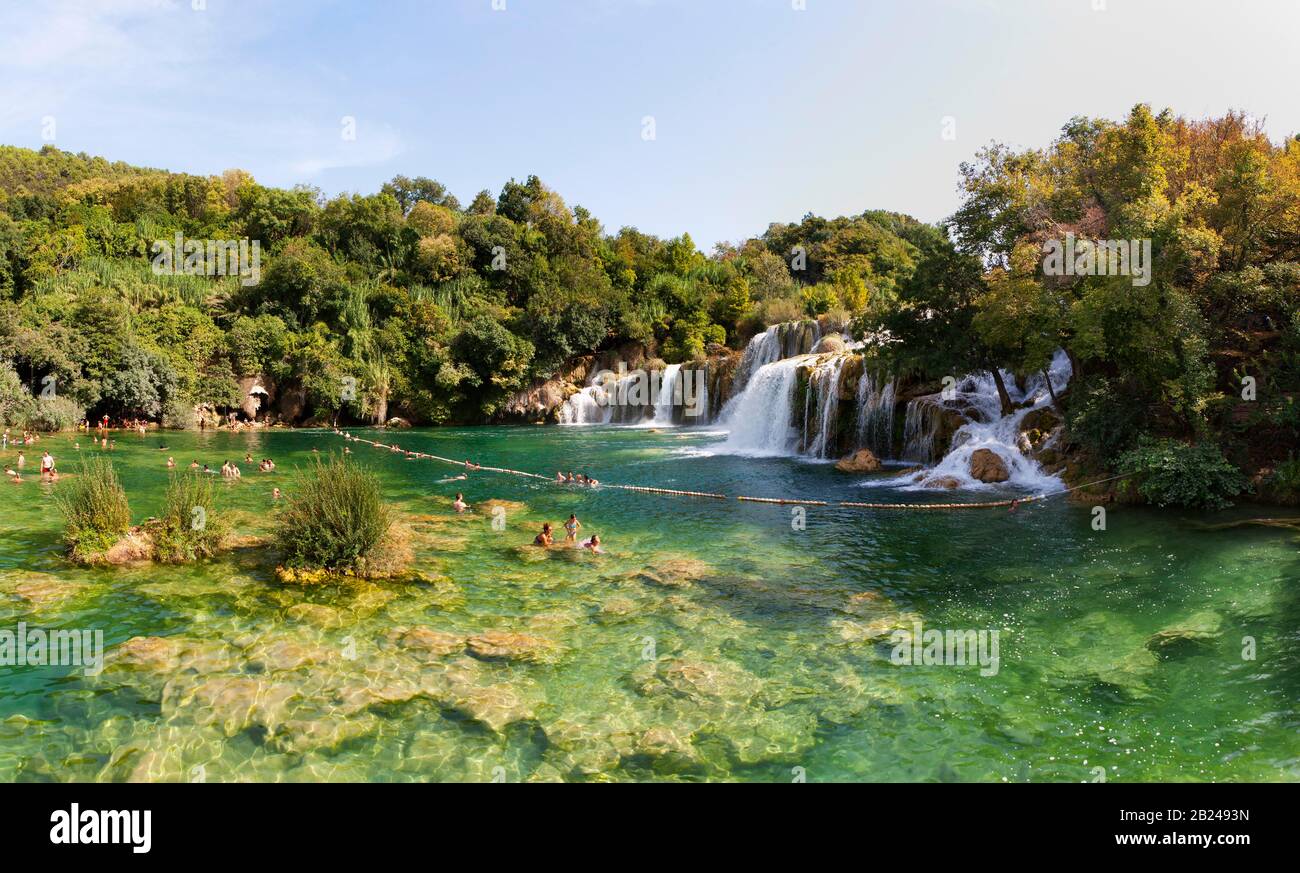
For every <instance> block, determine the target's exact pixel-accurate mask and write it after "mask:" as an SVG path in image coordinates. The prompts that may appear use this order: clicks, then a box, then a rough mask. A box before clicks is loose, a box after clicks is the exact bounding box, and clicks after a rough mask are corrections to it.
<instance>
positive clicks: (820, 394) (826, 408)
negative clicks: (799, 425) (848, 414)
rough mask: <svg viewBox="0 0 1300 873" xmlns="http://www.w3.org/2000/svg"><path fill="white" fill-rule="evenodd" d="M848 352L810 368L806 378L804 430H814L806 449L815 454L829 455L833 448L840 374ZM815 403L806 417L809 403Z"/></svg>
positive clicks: (820, 456)
mask: <svg viewBox="0 0 1300 873" xmlns="http://www.w3.org/2000/svg"><path fill="white" fill-rule="evenodd" d="M848 359H849V357H848V355H837V356H836V357H834V358H832V359H831V360H830V361H829V362H828V363H826V364H823V365H821V366H819V367H817V369H815V370H813V371H812V374H811V375H810V376H809V379H808V395H807V399H806V400H805V402H804V434H805V439H806V438H807V434H809V433H813V432H815V435H814V436H813V439H812V442H811V443H810V444H809V445H808V448H807V453H808V454H809V455H811V456H813V457H814V458H828V457H831V456H832V455H833V453H834V451H835V429H836V428H835V426H836V424H838V422H839V413H840V377H841V376H842V375H843V374H844V363H845V362H846V361H847V360H848ZM813 403H815V409H814V410H813V413H814V414H813V417H812V419H811V421H810V420H809V409H808V407H809V405H810V404H813Z"/></svg>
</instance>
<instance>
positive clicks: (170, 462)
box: [167, 457, 176, 470]
mask: <svg viewBox="0 0 1300 873" xmlns="http://www.w3.org/2000/svg"><path fill="white" fill-rule="evenodd" d="M175 466H176V461H175V460H173V459H172V458H171V457H168V458H167V469H168V470H171V469H172V468H174V467H175Z"/></svg>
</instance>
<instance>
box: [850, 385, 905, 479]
mask: <svg viewBox="0 0 1300 873" xmlns="http://www.w3.org/2000/svg"><path fill="white" fill-rule="evenodd" d="M897 388H898V384H897V382H896V380H894V379H890V380H888V381H884V380H878V379H877V378H876V376H875V374H874V373H872V372H870V371H864V372H863V374H862V376H861V377H860V378H859V379H858V393H857V403H858V420H857V437H858V445H859V446H862V447H865V448H868V449H871V451H872V453H873V454H875V456H876V457H878V458H887V457H890V456H891V454H892V450H893V442H894V394H895V392H896V391H897Z"/></svg>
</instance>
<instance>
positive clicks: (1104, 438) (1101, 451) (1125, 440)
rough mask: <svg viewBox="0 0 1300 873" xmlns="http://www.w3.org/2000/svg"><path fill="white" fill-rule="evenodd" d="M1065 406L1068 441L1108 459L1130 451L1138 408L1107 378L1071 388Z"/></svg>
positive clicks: (1136, 430) (1139, 423)
mask: <svg viewBox="0 0 1300 873" xmlns="http://www.w3.org/2000/svg"><path fill="white" fill-rule="evenodd" d="M1066 407H1067V408H1066V411H1065V424H1066V430H1067V431H1068V433H1069V435H1070V439H1071V440H1073V441H1074V442H1076V443H1078V444H1079V445H1081V446H1083V448H1085V449H1087V450H1088V451H1089V452H1091V453H1093V454H1094V455H1096V456H1097V457H1098V458H1103V459H1104V458H1111V457H1114V456H1115V455H1117V454H1119V453H1120V452H1123V451H1125V450H1126V449H1129V448H1131V447H1132V446H1133V443H1134V442H1136V440H1137V437H1138V434H1139V433H1140V431H1141V426H1142V412H1141V408H1140V407H1137V406H1135V405H1134V404H1133V403H1132V402H1131V401H1130V400H1128V399H1127V398H1126V396H1125V394H1124V393H1123V389H1120V388H1118V387H1117V386H1115V385H1113V384H1112V383H1111V382H1110V381H1109V380H1107V379H1103V378H1099V377H1094V378H1091V379H1086V380H1083V381H1081V382H1080V384H1078V385H1076V386H1074V387H1073V388H1072V389H1071V391H1070V396H1069V400H1068V402H1067V404H1066Z"/></svg>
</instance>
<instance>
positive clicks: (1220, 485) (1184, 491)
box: [1119, 437, 1248, 509]
mask: <svg viewBox="0 0 1300 873" xmlns="http://www.w3.org/2000/svg"><path fill="white" fill-rule="evenodd" d="M1119 466H1120V471H1121V472H1123V473H1129V474H1133V475H1135V476H1137V489H1138V493H1140V494H1141V495H1142V496H1143V497H1145V498H1146V499H1148V500H1150V501H1151V502H1152V503H1154V504H1156V505H1157V506H1186V507H1189V508H1192V509H1224V508H1225V507H1228V506H1231V505H1232V501H1231V500H1229V498H1231V497H1236V496H1237V495H1238V494H1241V493H1243V492H1244V491H1246V490H1247V489H1248V483H1247V481H1246V477H1245V476H1243V475H1242V474H1241V471H1240V470H1238V469H1237V468H1236V467H1234V466H1233V465H1232V464H1230V463H1229V462H1228V460H1227V459H1226V458H1224V457H1223V453H1222V452H1221V451H1220V450H1219V447H1218V446H1217V445H1215V444H1214V443H1211V442H1200V443H1196V444H1195V445H1189V444H1187V443H1183V442H1179V441H1178V440H1173V439H1160V440H1157V439H1152V438H1150V437H1143V438H1142V439H1141V440H1140V441H1139V442H1138V446H1137V448H1135V449H1133V450H1132V451H1129V452H1125V453H1124V454H1123V455H1122V456H1121V457H1120V460H1119Z"/></svg>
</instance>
